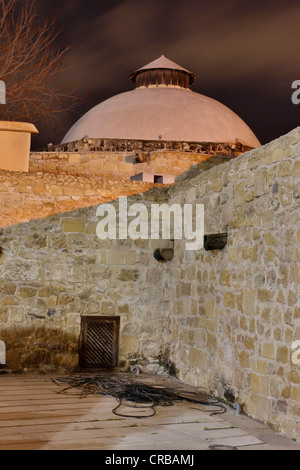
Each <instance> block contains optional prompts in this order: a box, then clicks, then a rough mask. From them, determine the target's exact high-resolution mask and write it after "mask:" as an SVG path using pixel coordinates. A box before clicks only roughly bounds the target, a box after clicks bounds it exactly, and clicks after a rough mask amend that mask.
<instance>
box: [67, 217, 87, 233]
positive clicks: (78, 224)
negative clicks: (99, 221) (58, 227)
mask: <svg viewBox="0 0 300 470" xmlns="http://www.w3.org/2000/svg"><path fill="white" fill-rule="evenodd" d="M83 231H84V222H83V220H82V219H73V218H66V219H64V220H63V232H83Z"/></svg>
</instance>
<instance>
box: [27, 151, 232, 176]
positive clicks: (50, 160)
mask: <svg viewBox="0 0 300 470" xmlns="http://www.w3.org/2000/svg"><path fill="white" fill-rule="evenodd" d="M212 156H213V155H207V154H198V153H192V152H182V151H167V150H165V151H159V150H158V151H151V152H142V151H137V152H108V151H104V152H90V151H85V152H66V153H65V152H32V153H31V155H30V161H29V172H30V173H34V174H36V173H39V172H41V173H50V174H59V175H72V176H84V177H87V178H89V177H92V178H96V177H100V178H101V177H103V176H105V177H108V178H113V179H116V178H127V179H130V177H131V176H133V175H136V174H139V173H142V172H144V171H150V172H152V173H154V174H157V175H162V174H170V175H174V176H178V175H180V174H182V173H183V172H185V171H186V170H188V169H189V168H190V166H191V165H195V164H197V163H199V162H202V161H205V160H207V159H209V158H211V157H212ZM126 157H131V160H133V159H134V158H136V157H137V158H138V159H139V161H141V163H130V160H129V161H128V160H127V159H126ZM227 158H228V159H229V158H230V157H227Z"/></svg>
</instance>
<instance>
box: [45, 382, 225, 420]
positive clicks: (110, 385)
mask: <svg viewBox="0 0 300 470" xmlns="http://www.w3.org/2000/svg"><path fill="white" fill-rule="evenodd" d="M52 381H53V382H54V383H55V384H56V385H58V386H63V388H62V389H61V390H59V391H58V392H57V393H63V394H72V395H76V396H79V397H80V398H84V397H87V396H88V395H98V396H110V397H113V398H115V399H116V400H117V402H118V405H117V406H116V407H115V408H114V409H113V410H112V412H113V413H114V414H115V415H117V416H122V417H126V418H136V419H139V418H150V417H152V416H154V415H155V414H156V407H158V406H172V405H174V404H175V403H176V402H180V401H182V400H186V401H189V402H190V403H195V404H198V405H204V406H207V407H214V408H215V410H213V411H212V410H207V409H200V408H194V409H196V410H199V411H205V412H210V413H211V416H213V415H216V414H222V413H225V412H226V408H225V406H224V405H222V404H221V402H220V400H219V399H218V398H215V397H213V396H210V395H206V394H205V393H203V392H200V391H195V392H192V391H190V390H184V389H175V388H174V389H173V388H168V387H162V386H156V385H155V386H151V385H147V384H145V383H142V382H140V381H134V380H132V379H130V378H128V377H124V376H118V377H113V376H106V375H88V376H87V375H83V376H70V377H60V378H57V379H56V380H54V379H52ZM65 385H67V386H66V387H64V386H65ZM122 407H130V408H132V409H135V410H137V409H138V410H143V414H142V415H132V414H129V413H128V414H126V413H125V412H124V413H123V412H121V408H122ZM146 410H149V413H148V414H147V413H145V411H146Z"/></svg>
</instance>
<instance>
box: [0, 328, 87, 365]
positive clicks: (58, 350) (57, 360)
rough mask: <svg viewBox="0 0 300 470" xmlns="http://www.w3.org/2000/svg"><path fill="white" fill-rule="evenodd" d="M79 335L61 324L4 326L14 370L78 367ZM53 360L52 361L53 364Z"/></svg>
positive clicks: (8, 357)
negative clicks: (63, 327) (50, 325)
mask: <svg viewBox="0 0 300 470" xmlns="http://www.w3.org/2000/svg"><path fill="white" fill-rule="evenodd" d="M78 337H79V332H78V335H77V334H75V332H74V333H70V332H69V331H68V332H66V331H64V330H62V329H61V328H49V327H45V326H33V325H28V326H10V327H9V328H1V329H0V338H1V340H2V341H4V343H5V344H6V363H7V368H8V369H10V370H12V371H14V372H23V371H24V370H26V369H28V370H30V369H34V370H41V371H43V372H51V371H54V370H56V371H57V370H58V369H60V368H61V369H64V370H67V371H77V370H78V364H79V356H78ZM50 364H51V365H50Z"/></svg>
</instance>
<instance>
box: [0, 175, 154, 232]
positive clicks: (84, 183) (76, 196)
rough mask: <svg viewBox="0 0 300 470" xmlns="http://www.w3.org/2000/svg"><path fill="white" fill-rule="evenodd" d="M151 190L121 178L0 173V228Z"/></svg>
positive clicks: (147, 184)
mask: <svg viewBox="0 0 300 470" xmlns="http://www.w3.org/2000/svg"><path fill="white" fill-rule="evenodd" d="M153 186H155V185H154V184H150V183H144V182H132V181H130V180H126V179H124V178H123V179H120V178H119V179H117V178H113V179H110V178H108V177H106V178H103V177H102V178H92V177H90V178H86V177H84V176H72V175H61V174H57V175H55V174H49V173H35V174H31V173H23V172H9V171H0V201H1V211H0V227H6V226H9V225H16V224H18V223H21V222H26V221H28V220H32V219H37V218H41V217H48V216H49V215H51V214H57V213H59V212H66V211H72V210H74V209H77V208H80V207H88V206H93V205H95V204H100V203H101V202H107V201H111V200H114V199H116V198H117V197H120V196H123V195H128V196H129V195H131V194H138V193H141V192H143V191H147V190H148V189H150V188H152V187H153Z"/></svg>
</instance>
